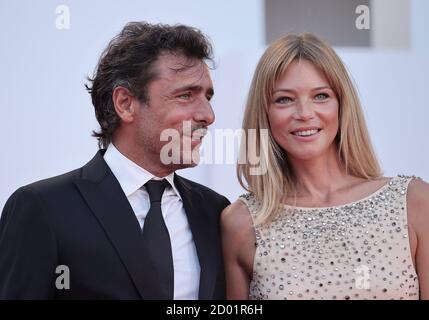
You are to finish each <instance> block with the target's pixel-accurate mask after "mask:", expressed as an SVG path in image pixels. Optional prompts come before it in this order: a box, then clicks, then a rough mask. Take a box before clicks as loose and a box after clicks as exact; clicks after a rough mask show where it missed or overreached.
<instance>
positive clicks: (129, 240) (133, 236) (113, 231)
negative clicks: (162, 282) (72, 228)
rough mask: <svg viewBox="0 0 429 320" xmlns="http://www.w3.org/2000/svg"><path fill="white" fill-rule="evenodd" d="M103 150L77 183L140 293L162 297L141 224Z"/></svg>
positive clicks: (152, 297) (153, 297)
mask: <svg viewBox="0 0 429 320" xmlns="http://www.w3.org/2000/svg"><path fill="white" fill-rule="evenodd" d="M103 153H104V152H103V151H99V152H98V153H97V154H96V156H95V157H94V158H93V159H92V160H91V161H90V162H89V163H88V164H86V165H85V166H84V167H83V169H82V170H83V171H82V178H81V179H77V180H76V181H75V184H76V186H77V188H78V189H79V191H80V193H81V194H82V196H83V198H84V199H85V201H86V202H87V204H88V206H89V207H90V208H91V210H92V212H93V213H94V215H95V216H96V218H97V219H98V221H99V223H100V224H101V226H102V227H103V229H104V231H105V232H106V234H107V236H108V237H109V239H110V240H111V242H112V244H113V245H114V247H115V249H116V251H117V252H118V254H119V256H120V258H121V259H122V262H123V263H124V265H125V267H126V269H127V270H128V273H129V274H130V276H131V279H132V280H133V282H134V284H135V286H136V288H137V290H138V292H139V293H140V295H141V297H142V298H144V299H160V297H161V295H160V292H159V286H158V285H157V279H156V273H155V272H154V270H153V266H152V264H151V262H150V259H148V258H147V257H148V252H147V248H146V247H145V245H144V243H143V240H142V237H141V230H140V225H139V223H138V221H137V219H136V217H135V214H134V212H133V210H132V208H131V206H130V204H129V202H128V200H127V198H126V196H125V194H124V193H123V191H122V189H121V186H120V185H119V182H118V181H117V180H116V178H115V176H114V175H113V173H112V172H111V171H110V169H109V167H108V166H107V164H106V162H105V161H104V159H103Z"/></svg>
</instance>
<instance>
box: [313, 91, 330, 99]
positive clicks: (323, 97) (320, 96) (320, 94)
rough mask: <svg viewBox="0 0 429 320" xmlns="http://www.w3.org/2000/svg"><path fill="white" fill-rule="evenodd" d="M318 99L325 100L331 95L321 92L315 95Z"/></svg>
mask: <svg viewBox="0 0 429 320" xmlns="http://www.w3.org/2000/svg"><path fill="white" fill-rule="evenodd" d="M314 98H315V99H316V100H325V99H327V98H329V95H328V94H326V93H319V94H317V95H316V96H315V97H314Z"/></svg>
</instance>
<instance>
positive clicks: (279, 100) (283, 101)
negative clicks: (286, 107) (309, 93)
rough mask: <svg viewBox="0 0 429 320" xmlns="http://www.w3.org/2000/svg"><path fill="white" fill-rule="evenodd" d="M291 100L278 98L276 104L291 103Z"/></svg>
mask: <svg viewBox="0 0 429 320" xmlns="http://www.w3.org/2000/svg"><path fill="white" fill-rule="evenodd" d="M292 101H293V100H292V99H291V98H289V97H280V98H278V99H277V100H276V103H289V102H292Z"/></svg>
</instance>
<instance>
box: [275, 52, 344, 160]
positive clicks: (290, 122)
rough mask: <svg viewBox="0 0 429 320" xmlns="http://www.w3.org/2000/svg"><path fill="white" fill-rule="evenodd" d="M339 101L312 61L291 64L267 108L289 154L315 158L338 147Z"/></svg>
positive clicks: (278, 137) (304, 158)
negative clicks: (336, 140) (336, 139)
mask: <svg viewBox="0 0 429 320" xmlns="http://www.w3.org/2000/svg"><path fill="white" fill-rule="evenodd" d="M338 108H339V103H338V99H337V97H336V95H335V93H334V91H333V90H332V89H331V88H330V87H329V84H328V81H327V79H326V78H325V76H324V75H323V73H322V72H321V71H320V70H318V69H317V68H316V67H315V66H314V65H313V64H312V63H311V62H309V61H307V60H304V59H303V60H299V61H296V62H293V63H292V64H290V65H289V66H288V67H287V69H286V70H285V72H284V73H283V74H282V76H280V78H279V80H278V81H277V83H276V84H275V87H274V91H273V94H272V99H271V103H270V106H269V109H268V118H269V121H270V126H271V132H272V134H273V137H274V139H275V140H276V142H277V143H278V144H279V145H280V146H281V147H282V148H283V150H285V151H286V154H287V155H288V157H289V158H291V159H295V160H298V161H299V160H305V161H307V160H312V159H315V158H317V157H320V156H323V155H325V154H328V152H330V151H333V149H335V148H336V145H335V143H334V140H335V136H336V135H337V132H338Z"/></svg>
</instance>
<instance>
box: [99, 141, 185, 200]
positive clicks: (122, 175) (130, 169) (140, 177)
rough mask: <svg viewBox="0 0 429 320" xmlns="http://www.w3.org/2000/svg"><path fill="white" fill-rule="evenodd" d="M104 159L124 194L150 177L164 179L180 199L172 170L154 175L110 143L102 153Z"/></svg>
mask: <svg viewBox="0 0 429 320" xmlns="http://www.w3.org/2000/svg"><path fill="white" fill-rule="evenodd" d="M104 161H106V163H107V165H108V166H109V168H110V170H112V173H113V175H114V176H115V177H116V179H117V180H118V181H119V184H120V185H121V188H122V190H123V191H124V193H125V195H126V196H127V197H129V196H130V195H131V194H133V193H134V192H136V191H137V190H138V189H140V188H141V187H142V186H143V185H144V184H145V183H146V182H148V181H149V180H151V179H154V180H161V179H165V180H167V181H168V183H169V184H170V185H171V187H172V188H173V190H174V192H175V193H176V195H177V196H178V197H179V198H180V199H182V197H181V196H180V193H179V191H178V190H177V189H176V186H175V185H174V172H172V173H170V174H169V175H168V176H166V177H162V178H160V177H156V176H154V175H153V174H152V173H150V172H149V171H147V170H145V169H144V168H142V167H140V166H139V165H137V164H136V163H135V162H133V161H131V160H130V159H128V158H127V157H126V156H124V155H123V154H122V153H121V152H120V151H119V150H118V149H117V148H116V147H115V146H114V145H113V143H110V144H109V146H108V147H107V150H106V153H105V154H104Z"/></svg>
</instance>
